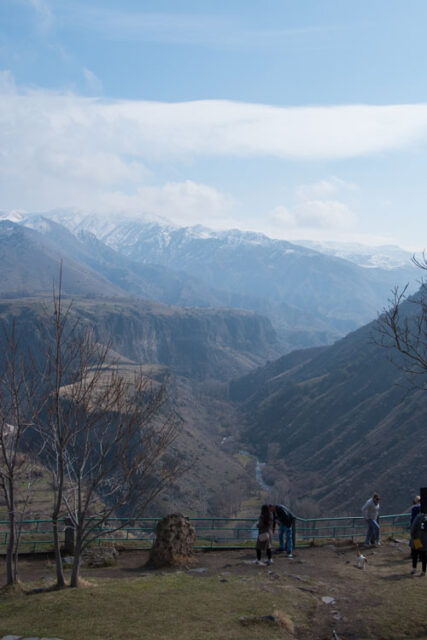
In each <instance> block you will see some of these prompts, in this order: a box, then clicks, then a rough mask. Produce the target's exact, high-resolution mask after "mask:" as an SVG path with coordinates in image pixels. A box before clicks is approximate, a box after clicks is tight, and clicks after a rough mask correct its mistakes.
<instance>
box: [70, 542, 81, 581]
mask: <svg viewBox="0 0 427 640" xmlns="http://www.w3.org/2000/svg"><path fill="white" fill-rule="evenodd" d="M81 554H82V545H81V540H80V536H79V533H77V541H76V546H75V548H74V562H73V567H72V569H71V579H70V587H72V588H75V587H78V586H79V576H80V562H81Z"/></svg>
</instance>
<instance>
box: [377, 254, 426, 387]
mask: <svg viewBox="0 0 427 640" xmlns="http://www.w3.org/2000/svg"><path fill="white" fill-rule="evenodd" d="M412 260H413V262H414V264H415V265H416V266H417V267H418V268H419V269H421V270H422V271H427V258H426V254H425V253H423V256H422V258H421V259H420V260H418V259H417V258H415V257H414V258H413V259H412ZM377 336H379V338H378V337H377V338H376V340H375V341H376V342H377V344H380V345H381V346H383V347H386V348H388V349H391V350H392V351H395V352H396V353H398V354H400V357H399V359H393V361H394V362H395V364H396V365H397V366H398V367H399V368H401V369H402V370H403V371H404V372H405V373H406V374H408V375H409V376H410V378H411V381H412V384H413V386H414V387H416V388H418V389H423V390H424V391H426V390H427V282H426V281H425V280H424V279H422V280H421V282H420V289H419V291H418V292H417V293H416V294H415V295H414V296H407V286H406V287H405V288H404V289H403V290H399V289H398V288H397V287H396V288H395V289H394V290H393V297H392V299H391V300H390V301H389V305H388V307H387V308H385V309H383V312H382V314H381V315H380V317H379V318H378V323H377Z"/></svg>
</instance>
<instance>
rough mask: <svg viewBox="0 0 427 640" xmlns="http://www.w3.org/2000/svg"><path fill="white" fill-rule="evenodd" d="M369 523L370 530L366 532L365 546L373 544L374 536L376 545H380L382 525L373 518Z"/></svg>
mask: <svg viewBox="0 0 427 640" xmlns="http://www.w3.org/2000/svg"><path fill="white" fill-rule="evenodd" d="M367 523H368V530H367V532H366V540H365V544H371V539H372V536H373V537H374V538H375V544H378V542H379V541H380V525H379V524H378V522H377V521H376V520H372V518H370V519H369V520H367Z"/></svg>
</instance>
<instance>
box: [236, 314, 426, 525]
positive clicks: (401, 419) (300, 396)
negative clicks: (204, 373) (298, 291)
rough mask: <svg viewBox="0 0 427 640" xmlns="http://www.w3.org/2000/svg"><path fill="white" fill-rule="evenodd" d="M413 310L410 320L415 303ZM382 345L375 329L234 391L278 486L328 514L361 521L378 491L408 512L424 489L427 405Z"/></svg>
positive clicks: (299, 356) (256, 376) (248, 435)
mask: <svg viewBox="0 0 427 640" xmlns="http://www.w3.org/2000/svg"><path fill="white" fill-rule="evenodd" d="M407 309H408V311H409V312H411V308H410V305H409V306H408V305H407ZM374 340H375V323H370V324H369V325H367V326H365V327H363V328H361V329H359V330H358V331H355V332H354V333H351V334H349V335H348V336H347V337H345V338H343V339H342V340H340V341H338V342H337V343H336V344H334V345H333V346H331V347H327V348H325V349H319V350H308V351H301V352H297V353H292V354H289V355H287V356H284V357H282V358H280V359H279V360H278V361H276V362H274V363H268V364H267V365H266V366H265V367H263V368H261V369H260V370H258V371H257V372H253V373H251V374H249V375H248V376H246V377H244V378H243V379H240V380H237V381H234V382H233V383H231V385H230V394H231V397H232V398H233V399H234V400H235V401H237V402H239V403H241V410H242V416H243V417H244V420H245V423H246V428H245V430H244V435H243V438H244V439H245V440H246V442H247V443H249V444H250V445H251V446H252V447H253V449H254V450H255V451H256V452H257V454H258V455H259V456H260V457H261V458H262V459H264V460H265V459H266V460H267V461H268V463H269V466H268V467H267V469H266V473H267V474H270V477H271V479H272V480H275V481H276V482H277V483H278V485H279V484H280V482H281V480H283V477H282V476H284V477H285V478H286V476H288V478H292V482H291V485H292V484H293V486H291V487H290V488H289V494H290V495H291V496H292V498H293V500H294V502H296V501H299V502H301V501H306V503H307V504H308V503H310V508H312V509H314V510H317V512H322V511H323V510H327V511H329V512H335V513H337V514H338V513H343V512H346V511H347V512H352V513H358V511H359V508H360V505H361V503H362V502H363V500H364V499H366V497H367V496H369V495H370V494H371V493H372V492H373V491H374V490H377V491H379V492H380V493H381V494H382V503H383V504H384V509H385V510H386V511H387V512H389V513H390V512H393V511H396V512H400V511H402V510H404V509H405V508H406V506H407V504H408V501H409V500H410V496H411V495H412V494H414V493H415V492H416V491H417V489H418V487H419V486H420V484H422V483H423V482H424V483H425V460H426V456H427V439H426V437H425V429H426V424H427V397H426V394H425V392H423V391H417V390H415V389H408V381H407V379H406V378H405V377H404V375H403V374H402V373H401V371H400V370H399V369H398V368H396V367H395V366H394V365H393V364H392V363H391V362H390V360H389V356H390V353H389V351H387V350H385V349H383V348H381V347H379V346H378V345H377V344H375V342H374Z"/></svg>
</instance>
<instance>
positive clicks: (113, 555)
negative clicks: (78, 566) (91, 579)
mask: <svg viewBox="0 0 427 640" xmlns="http://www.w3.org/2000/svg"><path fill="white" fill-rule="evenodd" d="M118 556H119V552H118V551H117V549H116V548H115V547H113V546H110V547H102V546H100V547H89V548H88V549H85V551H84V553H83V555H82V562H83V564H85V565H86V566H87V567H91V568H93V569H97V568H99V567H113V566H114V565H115V564H116V563H117V558H118Z"/></svg>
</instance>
